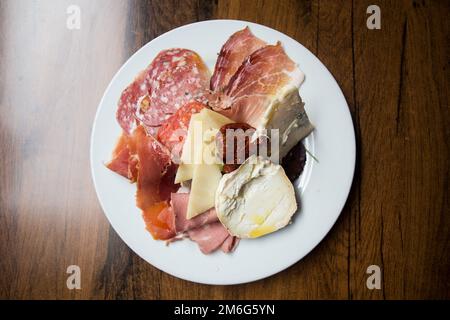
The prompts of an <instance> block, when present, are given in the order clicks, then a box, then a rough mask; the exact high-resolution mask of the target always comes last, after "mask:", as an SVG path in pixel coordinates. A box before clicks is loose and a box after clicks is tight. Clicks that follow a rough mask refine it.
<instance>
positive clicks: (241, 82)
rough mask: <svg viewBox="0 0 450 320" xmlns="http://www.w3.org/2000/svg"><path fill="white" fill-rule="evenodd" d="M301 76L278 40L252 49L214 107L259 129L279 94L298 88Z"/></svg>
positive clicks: (302, 76) (235, 119)
mask: <svg viewBox="0 0 450 320" xmlns="http://www.w3.org/2000/svg"><path fill="white" fill-rule="evenodd" d="M303 79H304V75H303V73H302V72H301V71H300V70H299V69H298V68H297V66H296V64H295V63H294V61H292V60H291V59H290V58H289V57H288V56H287V55H286V53H285V52H284V49H283V47H282V46H281V44H280V43H277V44H276V45H267V46H265V47H263V48H261V49H259V50H257V51H255V52H253V53H252V54H251V55H250V56H249V57H248V58H247V59H246V60H245V61H244V63H243V64H242V65H241V66H240V67H239V69H238V70H237V71H236V73H235V74H234V75H233V77H232V78H231V79H230V82H229V83H228V86H227V87H226V89H225V90H224V95H222V96H221V97H220V99H219V101H215V102H214V103H213V107H214V108H215V109H216V110H218V111H219V112H220V113H222V114H224V115H225V116H227V117H229V118H231V119H233V120H234V121H236V122H243V123H248V124H249V125H251V126H252V127H255V128H260V121H261V118H263V117H264V114H265V112H266V110H267V109H268V108H269V107H270V106H271V105H272V104H273V103H274V102H276V101H275V100H276V99H277V98H278V95H279V93H283V92H284V91H286V90H290V89H293V88H298V87H299V86H300V84H301V83H302V82H303Z"/></svg>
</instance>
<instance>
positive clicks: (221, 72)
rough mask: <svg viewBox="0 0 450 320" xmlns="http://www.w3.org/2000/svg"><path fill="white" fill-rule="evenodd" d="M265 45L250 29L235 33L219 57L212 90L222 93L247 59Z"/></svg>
mask: <svg viewBox="0 0 450 320" xmlns="http://www.w3.org/2000/svg"><path fill="white" fill-rule="evenodd" d="M265 45H266V43H265V42H264V41H262V40H261V39H259V38H257V37H255V36H254V35H253V34H252V33H251V31H250V29H249V28H248V27H246V28H245V29H243V30H240V31H238V32H236V33H234V34H233V35H232V36H231V37H230V38H229V39H228V40H227V42H225V44H224V45H223V46H222V49H221V50H220V53H219V56H218V57H217V61H216V65H215V68H214V73H213V76H212V77H211V82H210V88H211V90H213V91H222V90H223V89H224V88H225V87H226V86H227V84H228V82H229V80H230V78H231V77H232V76H233V75H234V73H235V72H236V70H237V69H238V68H239V67H240V66H241V64H242V62H243V61H244V60H245V58H247V57H248V56H249V55H250V54H251V53H253V52H254V51H256V50H257V49H259V48H262V47H263V46H265Z"/></svg>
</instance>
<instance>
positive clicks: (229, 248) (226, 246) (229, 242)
mask: <svg viewBox="0 0 450 320" xmlns="http://www.w3.org/2000/svg"><path fill="white" fill-rule="evenodd" d="M238 244H239V238H238V237H234V236H232V235H229V236H228V237H227V238H226V239H225V241H224V242H223V243H222V245H221V246H220V249H221V250H222V251H223V252H225V253H229V252H233V251H234V249H236V247H237V245H238Z"/></svg>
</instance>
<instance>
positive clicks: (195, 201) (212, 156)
mask: <svg viewBox="0 0 450 320" xmlns="http://www.w3.org/2000/svg"><path fill="white" fill-rule="evenodd" d="M232 122H233V121H232V120H230V119H228V118H227V117H225V116H223V115H221V114H219V113H217V112H214V111H212V110H209V109H203V110H202V111H200V112H199V113H197V114H194V115H193V116H192V117H191V120H190V123H189V130H188V134H187V137H186V141H185V143H184V145H183V150H182V153H181V158H180V162H181V163H180V165H179V166H178V171H177V174H176V177H175V183H181V182H184V181H188V180H192V183H191V192H190V195H189V203H188V210H187V214H186V217H187V218H188V219H190V218H193V217H195V216H197V215H199V214H201V213H203V212H205V211H206V210H208V209H210V208H211V207H213V206H214V197H215V192H216V189H217V186H218V184H219V181H220V178H221V177H222V174H221V166H222V164H221V163H220V162H219V161H218V159H217V157H216V154H217V150H216V141H215V138H216V134H217V132H218V131H219V129H220V127H222V126H223V125H225V124H228V123H232Z"/></svg>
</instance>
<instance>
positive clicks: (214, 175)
mask: <svg viewBox="0 0 450 320" xmlns="http://www.w3.org/2000/svg"><path fill="white" fill-rule="evenodd" d="M220 178H222V173H221V172H220V167H219V166H217V165H210V164H199V165H195V167H194V174H193V177H192V185H191V192H190V194H189V202H188V208H187V213H186V218H187V219H191V218H193V217H195V216H197V215H198V214H200V213H203V212H205V211H206V210H208V209H211V208H212V207H214V197H215V194H216V189H217V186H218V185H219V181H220Z"/></svg>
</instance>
